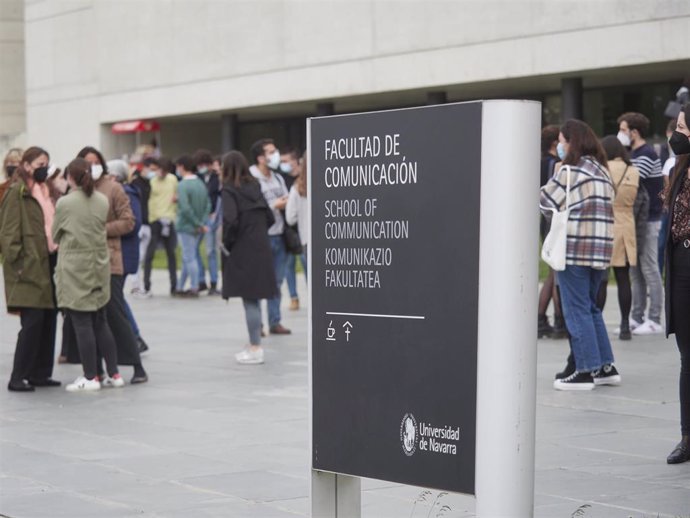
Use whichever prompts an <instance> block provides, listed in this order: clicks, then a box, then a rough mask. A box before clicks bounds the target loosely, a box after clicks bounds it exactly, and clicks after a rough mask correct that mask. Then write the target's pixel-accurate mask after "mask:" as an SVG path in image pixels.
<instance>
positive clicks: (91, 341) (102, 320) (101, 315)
mask: <svg viewBox="0 0 690 518" xmlns="http://www.w3.org/2000/svg"><path fill="white" fill-rule="evenodd" d="M65 314H67V315H69V318H70V321H71V323H72V326H73V328H74V334H75V337H76V342H77V346H78V347H79V355H80V357H81V364H82V367H83V368H84V376H86V377H87V378H88V379H93V378H94V377H95V376H96V375H97V370H98V369H97V363H98V356H99V355H98V353H100V356H102V357H103V358H105V365H106V368H107V370H108V375H109V376H114V375H115V374H117V372H118V371H117V347H116V346H115V339H114V338H113V334H112V333H111V331H110V327H109V326H108V319H107V317H106V314H105V308H101V309H99V310H97V311H75V310H73V309H66V310H65Z"/></svg>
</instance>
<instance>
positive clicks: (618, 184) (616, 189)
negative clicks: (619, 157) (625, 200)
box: [613, 165, 630, 195]
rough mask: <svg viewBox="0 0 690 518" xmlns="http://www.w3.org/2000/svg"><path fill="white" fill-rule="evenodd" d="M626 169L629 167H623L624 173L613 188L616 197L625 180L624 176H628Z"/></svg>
mask: <svg viewBox="0 0 690 518" xmlns="http://www.w3.org/2000/svg"><path fill="white" fill-rule="evenodd" d="M628 167H630V166H629V165H626V166H625V171H623V176H621V179H620V180H618V183H617V184H616V185H614V186H613V192H615V193H616V195H618V188H619V187H620V186H621V184H622V183H623V180H625V176H626V175H627V174H628Z"/></svg>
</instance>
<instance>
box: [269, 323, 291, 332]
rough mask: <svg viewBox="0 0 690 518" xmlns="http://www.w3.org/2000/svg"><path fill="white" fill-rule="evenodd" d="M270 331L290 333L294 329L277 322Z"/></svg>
mask: <svg viewBox="0 0 690 518" xmlns="http://www.w3.org/2000/svg"><path fill="white" fill-rule="evenodd" d="M268 332H269V333H271V334H272V335H289V334H290V333H292V331H290V330H289V329H288V328H286V327H283V324H276V325H274V326H272V327H271V328H270V329H269V330H268Z"/></svg>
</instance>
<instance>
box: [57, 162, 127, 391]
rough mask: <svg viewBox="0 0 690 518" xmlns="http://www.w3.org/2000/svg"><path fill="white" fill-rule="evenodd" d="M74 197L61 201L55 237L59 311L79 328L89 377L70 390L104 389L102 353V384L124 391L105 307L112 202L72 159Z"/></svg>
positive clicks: (84, 166)
mask: <svg viewBox="0 0 690 518" xmlns="http://www.w3.org/2000/svg"><path fill="white" fill-rule="evenodd" d="M65 174H66V175H67V181H68V182H69V185H70V193H69V194H67V195H66V196H63V197H62V198H60V200H59V201H58V204H57V208H56V212H55V220H54V221H53V225H52V234H53V238H54V239H55V242H56V243H59V244H60V250H61V253H60V256H59V257H58V262H57V267H56V269H55V285H56V296H57V304H58V307H60V308H61V309H63V310H64V311H65V313H66V314H68V315H69V317H70V320H71V322H72V326H73V327H74V331H75V336H76V342H77V347H78V348H79V355H80V357H81V363H82V367H83V368H84V375H83V376H79V377H78V378H77V379H76V380H75V381H74V382H73V383H70V384H69V385H67V387H66V388H67V391H68V392H80V391H94V390H100V389H101V382H100V380H99V379H98V368H97V363H98V355H97V352H100V354H101V355H102V356H103V358H104V359H105V363H106V368H107V371H108V376H107V377H106V378H104V380H103V385H104V386H110V387H123V386H124V384H125V382H124V380H123V379H122V376H120V373H119V371H118V369H117V346H116V345H115V339H114V338H113V335H112V333H111V331H110V327H109V326H108V320H107V316H106V309H105V308H106V305H107V303H108V300H109V299H110V259H109V257H108V241H107V237H106V220H107V218H108V199H107V198H106V197H105V196H104V195H103V194H101V193H99V192H96V191H94V182H93V178H92V177H91V164H89V163H88V162H87V161H86V160H84V159H83V158H77V159H75V160H72V162H70V164H69V165H68V166H67V169H66V170H65Z"/></svg>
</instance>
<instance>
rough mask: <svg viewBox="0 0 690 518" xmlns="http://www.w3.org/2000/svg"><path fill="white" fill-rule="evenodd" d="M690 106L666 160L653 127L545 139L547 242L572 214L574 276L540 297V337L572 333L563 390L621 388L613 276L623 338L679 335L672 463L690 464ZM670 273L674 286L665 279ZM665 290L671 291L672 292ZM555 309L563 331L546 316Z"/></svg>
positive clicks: (638, 120)
mask: <svg viewBox="0 0 690 518" xmlns="http://www.w3.org/2000/svg"><path fill="white" fill-rule="evenodd" d="M689 122H690V103H687V104H685V105H684V106H683V108H682V110H681V111H680V113H679V114H678V117H677V119H676V120H673V121H671V122H670V123H669V125H668V128H667V137H668V146H667V147H666V146H665V149H663V151H664V152H665V153H666V154H667V158H666V159H665V160H664V162H663V166H662V160H661V158H660V157H659V155H658V154H657V152H656V151H655V149H654V148H653V146H651V145H650V144H649V143H648V142H647V141H646V137H647V135H648V131H649V125H650V123H649V120H648V119H647V117H645V116H644V115H643V114H640V113H632V112H629V113H624V114H622V115H621V116H620V117H619V118H618V125H619V131H618V134H617V135H615V136H614V135H609V136H606V137H604V138H603V139H601V140H600V139H599V138H598V137H597V136H596V134H595V133H594V131H593V130H592V129H591V128H590V127H589V126H588V125H587V124H586V123H584V122H582V121H579V120H568V121H566V122H565V123H564V124H563V125H562V126H561V127H560V128H559V127H552V126H547V127H546V128H544V129H543V131H542V188H541V199H540V207H541V209H542V213H543V215H544V217H545V219H544V220H543V221H542V234H543V235H546V234H547V233H548V231H549V228H548V227H549V219H550V217H551V215H552V214H553V213H554V211H556V212H561V211H564V210H567V211H569V213H568V216H567V218H568V221H567V232H566V234H567V240H566V254H565V258H566V261H565V268H564V269H563V270H560V271H557V272H555V275H554V272H553V271H551V272H550V273H549V277H548V278H547V280H546V282H545V283H544V284H543V287H542V291H541V293H540V301H539V312H538V313H539V315H538V318H539V320H538V326H539V327H538V334H539V336H540V337H542V336H549V335H554V334H555V335H556V336H562V335H565V336H567V337H568V338H569V341H570V355H569V357H568V360H567V364H566V367H565V369H564V370H563V371H562V372H559V373H558V374H556V376H555V378H556V379H555V381H554V388H555V389H556V390H592V389H594V388H595V387H596V386H598V385H618V384H620V383H621V375H620V373H619V372H618V370H617V369H616V367H615V365H614V355H613V351H612V348H611V342H610V340H609V335H608V331H607V329H606V326H605V324H604V320H603V317H602V310H603V307H604V304H605V302H606V288H607V282H608V268H609V267H611V268H613V273H614V276H615V279H616V283H617V288H618V305H619V308H620V313H621V324H620V327H619V328H618V329H617V330H616V331H615V332H616V333H617V334H618V336H619V338H620V339H621V340H630V339H631V338H632V336H633V335H650V334H656V333H662V332H663V331H664V326H663V325H662V322H661V316H662V306H663V305H664V300H665V306H666V308H665V316H666V321H665V331H666V336H668V335H669V334H675V338H676V343H677V346H678V349H679V351H680V359H681V362H680V363H681V366H680V381H679V393H680V414H681V419H680V422H681V442H680V443H679V444H678V445H677V446H676V448H674V450H673V451H672V452H671V454H670V455H669V456H668V458H667V462H668V463H669V464H675V463H680V462H686V461H688V460H690V319H689V318H688V317H690V129H688V123H689ZM662 275H664V277H665V281H662ZM664 282H665V286H664ZM550 300H552V301H553V305H554V314H555V319H554V324H555V326H553V327H552V326H550V324H549V322H548V319H547V317H546V309H547V307H548V304H549V301H550Z"/></svg>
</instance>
